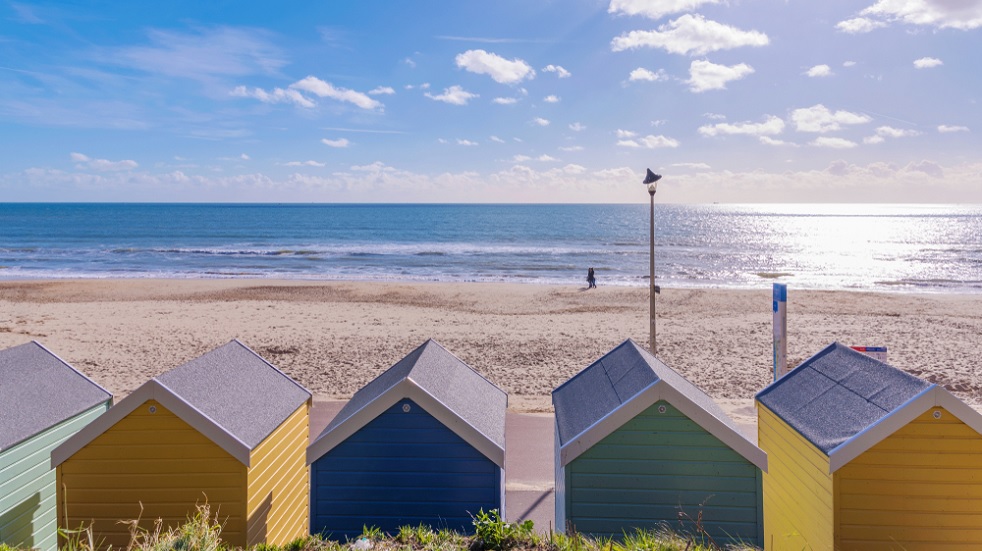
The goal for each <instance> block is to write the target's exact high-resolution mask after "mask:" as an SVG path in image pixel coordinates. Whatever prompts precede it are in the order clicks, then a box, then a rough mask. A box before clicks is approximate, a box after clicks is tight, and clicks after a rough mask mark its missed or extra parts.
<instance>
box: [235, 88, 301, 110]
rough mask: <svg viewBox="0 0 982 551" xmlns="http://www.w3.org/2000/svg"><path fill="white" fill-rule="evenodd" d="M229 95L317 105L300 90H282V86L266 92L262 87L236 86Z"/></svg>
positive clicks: (264, 100) (262, 100) (266, 101)
mask: <svg viewBox="0 0 982 551" xmlns="http://www.w3.org/2000/svg"><path fill="white" fill-rule="evenodd" d="M229 95H231V96H235V97H238V98H253V99H257V100H259V101H261V102H263V103H293V104H295V105H299V106H300V107H306V108H308V109H309V108H312V107H316V106H317V104H316V103H314V102H312V101H310V100H309V99H307V98H306V97H304V95H303V94H301V93H300V92H297V91H296V90H284V89H283V88H274V89H273V91H272V92H267V91H265V90H263V89H262V88H253V89H252V90H250V89H248V88H246V87H245V86H236V87H235V88H233V89H232V91H231V92H229Z"/></svg>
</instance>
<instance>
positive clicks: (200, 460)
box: [58, 400, 246, 548]
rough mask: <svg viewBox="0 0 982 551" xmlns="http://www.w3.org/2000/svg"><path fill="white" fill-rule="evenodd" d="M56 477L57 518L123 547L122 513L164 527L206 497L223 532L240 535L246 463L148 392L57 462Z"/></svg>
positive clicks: (240, 539) (226, 536)
mask: <svg viewBox="0 0 982 551" xmlns="http://www.w3.org/2000/svg"><path fill="white" fill-rule="evenodd" d="M151 408H155V412H154V413H150V409H151ZM58 479H59V488H58V501H59V507H58V516H59V526H62V527H66V528H78V527H79V525H81V524H83V523H84V524H85V525H89V524H92V526H93V529H94V532H95V535H96V540H97V541H102V544H103V546H108V545H112V546H113V547H114V548H126V546H127V544H128V543H129V541H130V534H129V529H128V527H127V526H126V525H124V524H119V521H121V520H122V521H127V520H135V519H140V527H142V528H145V529H151V528H152V527H153V523H154V521H155V520H156V519H158V518H160V519H162V520H163V528H164V529H165V530H166V529H167V528H169V527H172V526H177V525H180V524H182V523H184V522H185V521H186V520H187V518H188V516H189V515H193V514H194V513H195V512H196V508H195V505H196V504H198V503H205V502H206V501H207V502H208V503H209V504H210V506H211V511H212V514H213V515H214V514H217V515H218V517H219V520H220V521H221V522H222V523H223V524H224V528H223V530H222V539H223V540H225V541H226V542H227V543H228V544H230V545H235V546H244V545H245V543H246V522H245V510H246V467H245V465H243V464H242V463H241V462H240V461H238V460H237V459H235V458H234V457H232V456H231V455H229V454H228V452H226V451H225V450H223V449H222V448H221V447H219V446H218V445H217V444H215V443H214V442H212V441H211V440H209V439H208V438H207V437H205V436H204V435H202V434H201V433H200V432H198V431H197V430H195V429H194V428H193V427H191V426H190V425H188V424H187V423H185V422H184V421H183V420H181V419H180V418H179V417H177V416H176V415H175V414H173V413H172V412H170V411H168V410H167V409H166V408H165V407H163V406H162V405H161V404H160V403H159V402H157V401H155V400H149V401H147V402H146V403H144V404H142V405H140V406H139V407H138V408H137V409H135V410H134V411H133V412H132V413H130V414H129V415H127V416H126V417H124V418H123V419H121V420H120V421H119V422H117V423H116V424H115V425H113V426H112V427H111V428H110V429H109V430H107V431H106V432H104V433H103V434H101V435H99V436H98V437H96V438H95V439H94V440H92V441H91V442H90V443H89V444H87V445H86V446H85V447H83V448H82V449H81V450H79V451H78V452H77V453H75V454H74V455H73V456H72V457H70V458H68V459H67V460H66V461H64V462H63V463H62V464H61V465H59V467H58ZM141 504H142V510H141ZM66 510H67V514H68V517H67V518H65V511H66Z"/></svg>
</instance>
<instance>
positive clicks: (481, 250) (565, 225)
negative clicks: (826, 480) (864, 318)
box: [0, 203, 982, 292]
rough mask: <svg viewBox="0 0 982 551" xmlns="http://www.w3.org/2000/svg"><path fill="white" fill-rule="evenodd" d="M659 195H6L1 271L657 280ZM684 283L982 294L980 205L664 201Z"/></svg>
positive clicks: (662, 275)
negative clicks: (395, 198)
mask: <svg viewBox="0 0 982 551" xmlns="http://www.w3.org/2000/svg"><path fill="white" fill-rule="evenodd" d="M648 214H649V213H648V204H647V203H640V204H637V205H268V204H267V205H242V204H201V205H185V204H166V205H162V204H152V205H147V204H0V278H2V279H15V278H16V279H25V278H105V277H133V278H138V277H168V278H289V279H326V280H334V279H343V280H402V281H407V280H408V281H512V282H525V283H550V284H551V283H563V284H570V283H573V284H585V282H584V278H585V276H586V270H587V268H588V267H590V266H593V267H595V268H596V272H597V278H598V281H599V284H600V285H635V286H643V285H646V282H647V280H646V277H647V273H648ZM655 217H656V220H655V262H656V270H655V271H656V279H657V280H658V282H659V284H660V285H663V286H676V287H730V288H768V287H769V286H770V283H771V282H773V281H779V282H784V283H788V284H789V285H791V286H792V287H794V288H801V289H806V288H807V289H855V290H916V291H923V292H942V291H946V292H953V291H957V292H980V291H982V206H978V205H970V206H962V205H958V206H954V205H667V204H656V205H655Z"/></svg>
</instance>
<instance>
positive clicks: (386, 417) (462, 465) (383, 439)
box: [311, 399, 502, 541]
mask: <svg viewBox="0 0 982 551" xmlns="http://www.w3.org/2000/svg"><path fill="white" fill-rule="evenodd" d="M404 408H408V411H404ZM311 477H312V480H311V532H312V533H315V534H324V535H326V536H328V537H331V538H335V539H340V540H342V541H343V540H344V538H346V537H355V536H357V535H359V534H361V532H362V528H363V526H377V527H379V528H381V529H382V530H384V531H386V532H389V533H394V532H395V531H397V530H398V529H399V527H400V526H404V525H412V526H417V525H420V524H425V525H429V526H432V527H433V528H437V529H439V528H450V529H454V530H459V531H463V532H473V525H472V522H471V514H473V513H477V512H478V510H480V509H483V510H485V511H489V510H491V509H499V510H500V509H501V507H502V503H501V494H502V492H501V484H502V472H501V468H499V467H498V466H497V465H496V464H495V463H494V462H493V461H491V460H490V459H488V458H487V457H485V456H484V455H482V454H481V453H480V452H479V451H477V450H476V449H475V448H474V447H473V446H471V445H470V444H468V443H467V442H465V441H464V440H463V439H462V438H460V437H459V436H457V435H456V434H454V433H453V432H452V431H451V430H450V429H449V428H447V427H446V426H444V425H443V424H442V423H440V421H438V420H437V419H436V418H434V417H433V416H432V415H430V414H429V413H427V412H426V411H425V410H424V409H423V408H421V407H419V406H418V405H417V404H416V403H415V402H413V401H412V400H408V399H404V400H401V401H399V402H398V403H396V404H395V405H394V406H392V407H390V408H389V409H388V410H386V411H385V412H384V413H382V414H381V415H379V416H378V417H376V418H375V419H373V420H371V421H370V422H368V423H367V424H366V425H365V426H363V427H362V428H361V429H359V430H358V432H356V433H355V434H353V435H351V436H350V437H348V438H347V439H346V440H345V441H344V442H342V443H341V444H339V445H337V446H336V447H335V448H334V449H332V450H330V451H329V452H327V453H326V454H324V455H323V456H322V457H321V458H320V459H318V460H317V461H315V462H314V463H313V464H312V465H311Z"/></svg>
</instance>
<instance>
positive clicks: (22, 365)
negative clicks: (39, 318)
mask: <svg viewBox="0 0 982 551" xmlns="http://www.w3.org/2000/svg"><path fill="white" fill-rule="evenodd" d="M111 403H112V394H110V393H109V392H108V391H106V389H104V388H102V387H101V386H99V385H97V384H96V383H94V382H92V380H91V379H89V378H88V377H86V376H85V375H82V374H81V373H79V372H78V371H76V370H75V368H73V367H72V366H70V365H68V363H66V362H65V361H63V360H62V359H61V358H59V357H58V356H56V355H54V354H53V353H52V352H51V351H49V350H48V349H47V348H45V347H43V346H41V344H39V343H37V342H29V343H27V344H22V345H20V346H15V347H13V348H8V349H6V350H3V351H0V543H5V544H7V545H10V546H11V547H20V548H24V549H40V550H41V551H55V550H57V548H58V518H57V498H56V493H57V492H56V487H57V483H56V475H55V470H54V469H53V468H52V467H51V451H52V450H53V449H54V448H55V447H57V446H58V445H59V444H61V443H62V442H63V441H64V440H66V439H67V438H68V437H70V436H72V435H73V434H75V433H77V432H78V431H79V430H81V429H82V428H83V427H85V426H86V425H88V424H89V423H90V422H91V421H93V420H95V419H96V418H97V417H99V416H100V415H102V414H103V413H105V412H106V410H108V409H109V405H110V404H111Z"/></svg>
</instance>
